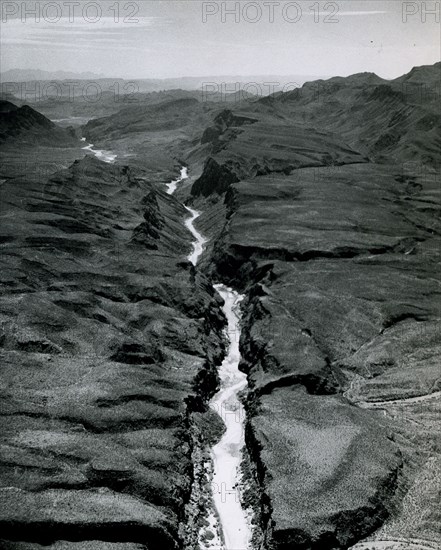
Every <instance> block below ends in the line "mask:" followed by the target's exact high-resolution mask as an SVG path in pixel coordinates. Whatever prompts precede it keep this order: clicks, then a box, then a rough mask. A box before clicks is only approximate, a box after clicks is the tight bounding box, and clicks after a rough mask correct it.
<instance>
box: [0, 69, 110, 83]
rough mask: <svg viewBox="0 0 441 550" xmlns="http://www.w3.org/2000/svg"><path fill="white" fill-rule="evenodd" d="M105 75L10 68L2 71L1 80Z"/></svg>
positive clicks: (75, 77)
mask: <svg viewBox="0 0 441 550" xmlns="http://www.w3.org/2000/svg"><path fill="white" fill-rule="evenodd" d="M98 78H104V75H102V74H101V75H99V74H96V73H89V72H84V73H72V72H69V71H54V72H49V71H40V70H39V69H10V70H9V71H5V72H3V73H1V75H0V80H1V82H28V81H31V80H70V79H76V80H90V79H92V80H96V79H98Z"/></svg>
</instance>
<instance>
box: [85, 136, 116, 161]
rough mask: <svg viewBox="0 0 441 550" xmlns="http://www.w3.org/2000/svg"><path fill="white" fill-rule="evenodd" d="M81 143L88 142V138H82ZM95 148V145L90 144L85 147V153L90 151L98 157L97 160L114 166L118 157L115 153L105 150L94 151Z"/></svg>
mask: <svg viewBox="0 0 441 550" xmlns="http://www.w3.org/2000/svg"><path fill="white" fill-rule="evenodd" d="M81 141H86V138H82V140H81ZM93 147H94V145H93V143H89V145H86V146H85V147H83V151H90V152H91V153H93V154H94V155H95V156H96V158H98V159H99V160H102V161H103V162H107V163H108V164H113V163H114V162H115V159H116V157H117V155H115V153H112V151H105V150H104V149H93Z"/></svg>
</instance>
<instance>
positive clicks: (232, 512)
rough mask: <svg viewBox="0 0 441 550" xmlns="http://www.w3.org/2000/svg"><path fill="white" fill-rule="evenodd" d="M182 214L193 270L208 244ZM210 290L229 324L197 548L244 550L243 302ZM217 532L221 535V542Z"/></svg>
mask: <svg viewBox="0 0 441 550" xmlns="http://www.w3.org/2000/svg"><path fill="white" fill-rule="evenodd" d="M187 177H188V174H187V169H186V168H183V169H181V176H180V178H178V179H177V180H175V181H172V182H171V183H169V184H167V192H168V193H169V194H173V193H174V191H175V190H176V187H177V185H178V184H179V183H180V182H181V181H183V180H184V179H186V178H187ZM185 208H186V209H187V211H188V212H189V213H190V217H189V218H187V219H186V220H185V225H186V227H187V228H188V229H189V230H190V232H191V234H192V235H193V237H194V239H195V240H194V241H193V250H192V252H191V253H190V254H189V256H188V260H189V261H190V262H191V263H192V264H193V265H196V264H197V263H198V260H199V258H200V256H201V254H202V252H203V250H204V245H205V244H206V242H207V239H206V238H205V237H204V236H203V235H202V234H201V233H200V232H199V231H198V230H197V229H196V228H195V226H194V222H195V221H196V220H197V218H198V217H199V216H200V214H201V213H200V212H198V211H197V210H193V209H192V208H190V207H188V206H186V207H185ZM214 288H215V289H216V291H217V292H218V293H219V294H220V295H221V296H222V298H223V300H224V305H223V307H222V310H223V312H224V314H225V317H226V319H227V321H228V327H227V329H226V336H227V337H228V342H229V345H228V352H227V355H226V357H225V359H224V360H223V362H222V365H221V366H220V368H219V377H220V390H219V391H218V392H217V393H216V394H215V395H214V397H213V398H212V399H211V401H210V407H211V408H212V409H213V410H215V411H216V412H217V413H218V414H219V415H220V417H221V418H222V420H223V422H224V424H225V432H224V434H223V435H222V437H221V439H220V440H219V442H218V443H217V444H216V445H214V446H213V447H212V449H211V459H212V463H213V479H212V483H211V490H212V497H213V510H212V511H211V512H210V511H207V512H208V522H209V524H210V527H211V531H212V534H213V535H214V537H213V538H212V539H210V540H207V539H206V538H204V539H203V541H202V539H201V537H200V539H199V543H200V546H201V547H202V548H204V549H207V550H208V549H210V550H248V548H249V547H250V542H251V524H250V516H249V514H248V513H247V512H246V511H245V510H244V509H243V508H242V505H241V501H240V490H239V487H240V464H241V461H242V449H243V447H244V445H245V439H244V422H245V415H244V410H243V407H242V405H241V403H240V400H239V393H240V392H241V391H242V390H244V389H245V388H246V386H247V377H246V375H245V374H244V373H243V372H241V371H240V370H239V368H238V367H239V361H240V353H239V337H240V328H239V327H240V315H241V312H240V302H241V301H242V299H243V296H242V295H240V294H238V293H237V292H236V291H235V290H233V289H231V288H229V287H227V286H225V285H222V284H216V285H214ZM216 531H219V532H220V538H219V537H218V533H217V532H216Z"/></svg>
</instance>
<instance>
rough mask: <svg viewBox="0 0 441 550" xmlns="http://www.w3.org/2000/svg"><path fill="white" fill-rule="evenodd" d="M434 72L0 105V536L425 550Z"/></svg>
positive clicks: (51, 542) (434, 538)
mask: <svg viewBox="0 0 441 550" xmlns="http://www.w3.org/2000/svg"><path fill="white" fill-rule="evenodd" d="M440 70H441V64H439V63H438V64H436V65H433V66H423V67H416V68H414V69H413V70H412V71H411V72H410V73H408V74H406V75H404V76H402V77H400V78H398V79H396V80H392V81H386V80H383V79H381V78H379V77H378V76H376V75H374V74H372V73H362V74H357V75H352V76H350V77H345V78H343V77H335V78H331V79H329V80H326V81H319V82H307V83H306V84H304V85H303V87H302V88H299V89H296V90H292V91H289V92H286V93H281V92H280V93H276V94H274V95H272V96H268V97H263V98H257V97H256V98H254V97H249V98H246V99H241V98H238V99H237V100H230V101H229V102H228V103H225V102H222V101H209V102H208V101H204V99H203V97H201V95H200V93H198V92H196V91H195V92H194V93H192V92H189V91H186V92H182V93H180V92H179V91H173V94H172V97H170V94H169V95H167V94H162V93H156V94H154V96H153V95H152V94H145V96H142V94H141V95H140V97H139V98H138V101H137V102H135V103H133V104H131V105H129V106H125V107H124V108H122V109H121V110H119V111H118V112H116V113H115V112H114V108H115V106H114V105H113V106H112V112H110V113H108V114H107V115H106V116H100V118H96V119H91V120H89V122H87V124H85V125H83V126H81V127H79V126H77V127H67V128H61V127H59V126H57V125H56V124H55V123H53V122H51V120H50V119H51V118H56V117H55V114H54V113H55V108H54V113H52V112H51V106H50V105H45V106H44V107H45V108H44V109H42V110H41V112H39V105H38V104H35V105H31V106H29V105H20V102H19V101H18V100H17V98H12V97H11V98H8V100H4V101H1V102H0V161H1V169H0V190H1V202H0V219H1V232H0V246H1V251H2V253H1V256H0V262H1V281H0V284H1V295H0V343H1V349H0V356H1V359H0V364H1V367H0V372H1V394H2V395H1V403H2V405H1V410H0V422H1V441H0V451H1V454H0V463H1V468H0V501H1V506H0V509H1V512H0V547H1V548H4V549H5V550H37V549H42V548H50V549H51V550H135V549H137V550H141V549H147V550H156V549H158V550H169V549H170V550H175V549H176V550H177V549H183V550H199V549H202V550H208V549H211V550H216V549H219V548H223V547H226V549H227V550H336V549H349V548H352V549H353V550H367V549H369V550H371V549H373V550H404V549H410V550H436V549H437V548H439V547H440V544H441V535H440V532H441V514H440V511H439V500H440V497H441V473H440V464H441V445H440V443H441V437H440V436H441V433H440V423H439V413H440V408H441V371H440V359H439V357H440V351H441V340H440V326H441V307H440V306H441V289H440V284H441V277H440V249H441V247H440V245H441V239H440V236H441V216H440V214H441V181H440V172H439V166H440V164H439V163H440V160H441V158H440V145H441V124H440V122H441V121H440V115H439V96H436V95H432V94H428V95H427V96H424V97H422V96H421V95H419V94H415V95H413V94H409V90H411V89H412V86H415V89H417V88H418V87H420V86H421V85H424V86H425V87H426V89H429V88H435V87H436V83H439V78H440ZM404 84H405V86H404ZM418 89H419V88H418ZM318 90H320V93H318ZM403 90H406V93H405V92H404V91H403ZM165 96H166V97H165ZM59 111H60V106H56V112H57V113H59ZM101 114H103V113H100V115H101ZM104 115H105V114H104ZM87 144H94V145H93V146H92V145H87ZM231 398H233V400H232V401H234V403H233V402H232V401H231ZM219 400H220V401H219ZM222 411H223V412H224V414H222ZM225 412H227V413H228V414H225ZM242 428H243V430H242ZM242 446H243V447H242ZM227 455H230V456H231V457H233V458H234V460H233V462H232V463H231V464H230V469H229V470H228V475H230V474H231V473H232V472H233V473H234V479H235V480H236V482H235V483H236V485H233V482H234V479H233V482H232V481H231V480H229V481H228V483H229V486H228V487H227V486H226V491H225V493H222V489H221V488H222V483H223V482H224V481H223V480H224V478H223V477H222V475H223V474H222V472H224V473H225V471H226V470H225V458H226V456H227ZM216 490H218V493H216ZM228 498H230V499H231V500H230V503H233V504H231V505H230V506H229V507H228V506H223V505H225V502H226V499H228ZM227 502H228V501H227ZM229 514H230V517H229V516H228V515H229ZM234 520H236V522H237V523H236V525H239V526H240V525H241V526H243V525H245V524H246V525H247V528H248V529H249V533H247V534H246V535H244V532H243V530H242V535H244V538H243V540H242V542H238V540H239V539H237V538H234V536H235V535H233V539H230V538H229V537H230V535H228V532H229V528H230V527H231V526H232V523H233V521H234ZM222 526H224V528H223V527H222ZM233 527H234V526H233ZM243 528H244V527H241V529H243ZM236 535H237V532H236ZM237 544H240V545H241V547H240V548H237ZM245 545H248V546H249V548H246V547H243V548H242V546H245Z"/></svg>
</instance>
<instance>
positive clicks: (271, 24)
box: [0, 0, 441, 78]
mask: <svg viewBox="0 0 441 550" xmlns="http://www.w3.org/2000/svg"><path fill="white" fill-rule="evenodd" d="M423 4H424V3H421V2H402V1H400V0H398V1H397V0H378V1H371V0H363V1H352V0H340V1H337V2H314V1H313V0H309V1H307V2H306V1H298V2H289V1H283V0H268V1H265V0H260V1H259V2H250V1H248V0H242V1H241V2H238V1H228V2H222V1H220V2H211V1H202V0H179V1H178V0H175V1H170V0H164V1H161V0H139V1H137V2H129V1H128V0H123V1H121V2H118V1H115V0H99V1H95V2H93V1H89V0H76V1H73V0H72V1H71V2H70V3H69V2H68V1H67V0H59V1H52V2H49V0H42V1H40V2H35V1H30V0H27V2H26V5H27V6H28V9H29V10H31V8H37V14H38V12H39V16H40V20H39V21H38V19H37V16H36V15H35V14H32V13H31V12H29V13H27V14H26V13H25V12H24V11H23V9H22V1H18V0H17V1H13V2H8V1H7V0H2V5H1V9H2V20H1V29H0V41H1V54H0V61H1V66H0V70H1V71H6V70H8V69H13V68H22V69H42V70H46V71H54V70H65V71H74V72H82V71H91V72H94V73H101V74H103V75H105V76H110V77H124V78H149V77H150V78H164V77H175V76H204V75H247V74H252V75H256V74H285V75H293V74H294V75H295V74H299V75H302V74H307V75H317V76H323V75H329V76H333V75H348V74H352V73H356V72H362V71H373V72H375V73H377V74H378V75H380V76H382V77H384V78H394V77H397V76H399V75H401V74H403V73H405V72H408V71H409V70H410V69H411V68H412V67H413V66H415V65H424V64H432V63H435V62H436V61H439V59H440V28H441V27H440V23H439V14H438V21H437V20H436V19H437V18H436V16H435V15H433V14H430V13H427V14H424V13H422V7H423ZM435 4H436V3H435V2H426V5H427V8H430V7H431V6H433V5H435ZM437 4H438V7H439V2H438V3H437ZM86 5H87V6H88V7H87V9H85V6H86ZM117 8H118V9H119V17H118V14H117V11H116V10H117ZM235 8H236V14H234V13H231V12H232V11H233V10H234V9H235ZM83 10H85V11H83ZM99 11H101V13H99ZM228 12H230V13H228ZM131 14H132V17H130V15H131ZM204 14H205V17H204ZM406 14H407V15H406Z"/></svg>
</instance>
